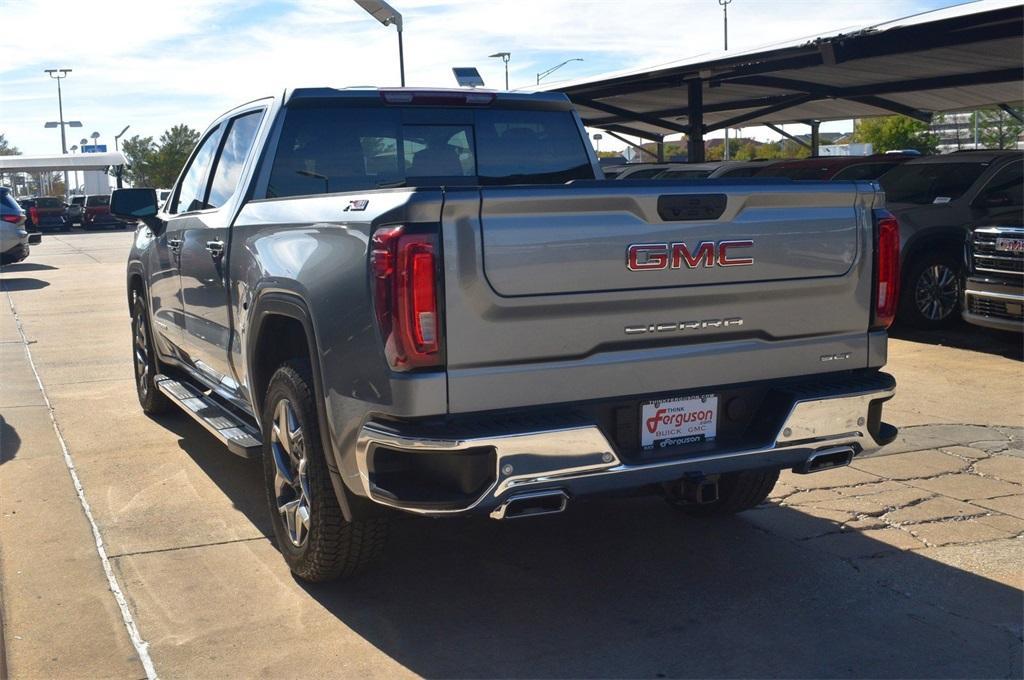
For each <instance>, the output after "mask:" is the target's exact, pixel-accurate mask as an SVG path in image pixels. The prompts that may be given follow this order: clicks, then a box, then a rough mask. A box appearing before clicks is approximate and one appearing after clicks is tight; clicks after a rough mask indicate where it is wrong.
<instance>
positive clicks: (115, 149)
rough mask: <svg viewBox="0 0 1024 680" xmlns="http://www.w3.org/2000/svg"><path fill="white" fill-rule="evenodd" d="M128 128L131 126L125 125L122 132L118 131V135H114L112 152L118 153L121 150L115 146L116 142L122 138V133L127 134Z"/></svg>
mask: <svg viewBox="0 0 1024 680" xmlns="http://www.w3.org/2000/svg"><path fill="white" fill-rule="evenodd" d="M130 127H131V125H125V126H124V129H123V130H121V131H120V132H118V133H117V134H116V135H114V151H120V150H121V149H120V148H119V147H118V146H117V140H119V139H121V138H122V137H124V133H126V132H128V128H130Z"/></svg>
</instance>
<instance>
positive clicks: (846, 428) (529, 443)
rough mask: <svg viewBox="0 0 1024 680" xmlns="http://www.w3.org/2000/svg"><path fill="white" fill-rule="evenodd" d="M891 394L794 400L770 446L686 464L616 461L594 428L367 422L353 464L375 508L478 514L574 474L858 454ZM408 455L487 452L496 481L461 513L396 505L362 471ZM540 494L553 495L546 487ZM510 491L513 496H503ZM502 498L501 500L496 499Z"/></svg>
mask: <svg viewBox="0 0 1024 680" xmlns="http://www.w3.org/2000/svg"><path fill="white" fill-rule="evenodd" d="M893 394H894V390H892V389H887V390H870V391H865V392H857V393H851V394H844V395H841V396H837V397H826V398H820V399H806V400H798V401H797V402H796V403H795V404H794V405H793V408H792V409H791V410H790V413H789V415H788V416H787V417H786V419H785V421H784V423H783V425H782V427H780V428H779V431H778V433H777V434H776V436H775V438H774V441H775V443H774V444H772V445H770V446H767V447H763V448H755V449H748V450H740V451H729V452H724V453H714V454H709V455H705V456H699V457H691V458H686V459H672V460H662V461H656V462H652V463H647V464H644V465H632V464H625V463H623V462H622V461H621V460H620V459H619V458H618V456H617V455H616V454H615V450H614V448H613V447H612V446H611V444H610V443H609V442H608V440H607V439H606V438H605V436H604V434H602V433H601V430H600V429H599V428H598V427H597V426H596V425H591V424H587V425H580V426H575V427H567V428H557V429H552V430H542V431H534V432H523V433H517V434H510V435H500V436H494V437H474V438H465V439H438V438H417V437H412V436H405V435H402V434H399V433H397V432H394V431H392V430H389V429H387V428H385V427H384V426H382V425H378V424H375V423H367V424H366V425H364V426H363V428H362V429H361V430H360V432H359V437H358V440H357V442H356V465H357V467H358V470H359V485H360V490H361V491H362V492H363V495H365V496H366V497H367V498H369V499H371V500H373V501H374V502H376V503H379V504H381V505H386V506H389V507H393V508H397V509H400V510H405V511H407V512H411V513H414V514H418V515H436V516H443V515H458V514H464V513H467V512H470V511H473V510H475V509H477V508H478V507H480V508H482V509H487V508H491V507H496V506H498V505H500V504H501V503H504V502H507V501H509V500H511V499H512V498H514V497H515V496H516V495H519V493H521V492H527V491H528V490H529V489H531V488H532V487H535V486H538V485H550V484H551V483H556V484H557V483H558V482H559V481H562V482H565V481H568V480H573V479H578V478H581V477H594V476H601V477H608V478H612V477H618V476H620V475H630V474H632V473H636V472H641V471H651V470H662V469H666V470H667V469H671V468H672V467H677V466H679V467H681V466H692V465H693V464H700V463H706V462H714V461H724V460H728V459H736V458H744V457H747V456H757V455H759V454H765V453H769V452H773V451H783V452H784V451H787V450H792V451H797V450H803V449H808V448H812V449H817V448H822V447H825V446H855V447H856V448H857V449H858V450H859V451H860V454H859V455H864V454H868V453H872V452H874V451H877V450H878V449H879V448H880V447H879V446H878V444H877V442H875V440H874V439H873V438H872V437H871V435H870V433H869V432H868V430H867V422H868V407H869V405H870V403H871V402H872V401H875V400H878V399H887V398H889V397H892V396H893ZM378 446H384V447H388V448H396V449H403V450H407V451H423V452H424V453H425V455H429V451H431V450H433V451H448V452H453V451H460V450H465V449H470V448H476V447H493V448H494V450H495V454H496V455H495V458H496V468H497V469H496V471H495V481H494V483H492V484H491V486H490V487H489V488H488V489H487V490H485V491H484V492H483V493H482V494H481V495H480V496H479V497H478V498H477V499H475V500H474V501H473V502H472V503H469V504H468V505H466V506H465V507H460V508H450V509H448V508H445V509H438V508H424V507H416V506H415V505H412V504H406V503H402V502H401V501H400V500H396V499H394V498H391V497H390V494H387V493H385V492H383V491H382V490H380V489H378V488H377V487H376V486H374V484H373V482H372V480H371V475H370V471H369V458H370V453H371V449H372V448H373V447H378ZM542 491H543V492H545V493H551V492H552V491H557V487H556V488H555V489H552V488H550V487H545V488H544V489H542ZM508 494H514V495H513V496H507V495H508ZM503 498H504V500H502V499H503Z"/></svg>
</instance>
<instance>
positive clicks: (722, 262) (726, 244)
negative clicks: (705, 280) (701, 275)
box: [718, 241, 754, 267]
mask: <svg viewBox="0 0 1024 680" xmlns="http://www.w3.org/2000/svg"><path fill="white" fill-rule="evenodd" d="M753 245H754V242H753V241H721V242H719V244H718V266H719V267H742V266H744V265H748V264H754V258H752V257H733V258H730V257H729V255H728V254H727V253H726V250H728V249H729V248H750V247H751V246H753Z"/></svg>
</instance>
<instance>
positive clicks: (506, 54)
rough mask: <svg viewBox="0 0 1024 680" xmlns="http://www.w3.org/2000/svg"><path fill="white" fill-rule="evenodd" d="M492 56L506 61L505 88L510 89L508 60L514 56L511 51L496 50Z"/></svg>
mask: <svg viewBox="0 0 1024 680" xmlns="http://www.w3.org/2000/svg"><path fill="white" fill-rule="evenodd" d="M490 56H491V57H498V58H500V59H501V60H502V61H503V62H505V89H506V90H507V89H508V60H509V59H511V58H512V53H511V52H495V53H494V54H492V55H490Z"/></svg>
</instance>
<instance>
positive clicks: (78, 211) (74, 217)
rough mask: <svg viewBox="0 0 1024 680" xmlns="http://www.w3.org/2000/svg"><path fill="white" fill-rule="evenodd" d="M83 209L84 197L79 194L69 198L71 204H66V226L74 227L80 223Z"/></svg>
mask: <svg viewBox="0 0 1024 680" xmlns="http://www.w3.org/2000/svg"><path fill="white" fill-rule="evenodd" d="M84 208H85V196H82V195H81V194H79V195H77V196H72V197H71V202H69V203H68V209H67V220H68V226H74V225H76V224H81V223H82V212H83V209H84Z"/></svg>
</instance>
